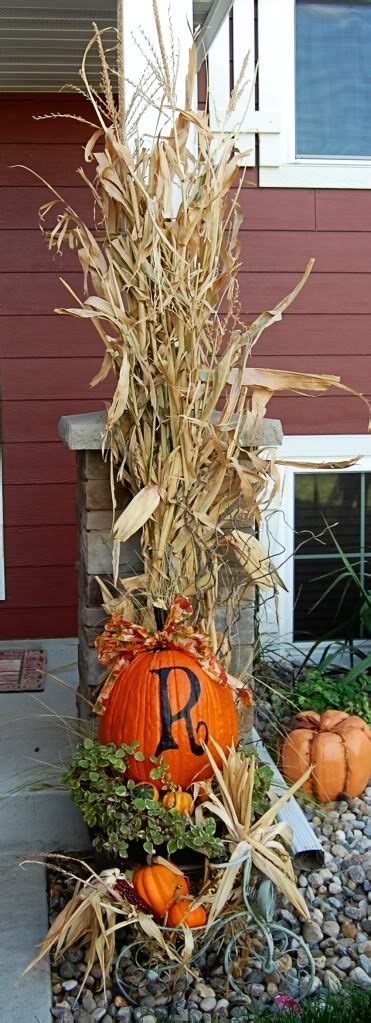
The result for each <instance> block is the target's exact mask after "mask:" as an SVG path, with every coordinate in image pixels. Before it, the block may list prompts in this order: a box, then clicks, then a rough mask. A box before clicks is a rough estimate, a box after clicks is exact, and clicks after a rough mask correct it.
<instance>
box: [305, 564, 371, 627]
mask: <svg viewBox="0 0 371 1023" xmlns="http://www.w3.org/2000/svg"><path fill="white" fill-rule="evenodd" d="M352 564H353V566H354V568H355V570H356V572H357V574H358V575H359V569H360V562H359V559H357V558H352ZM343 574H344V566H343V563H342V561H341V559H340V558H321V559H318V561H317V560H316V561H313V560H312V559H311V558H295V572H294V577H295V609H294V641H296V642H299V641H301V642H305V641H307V642H311V643H313V642H315V640H321V639H327V640H329V639H359V638H360V632H361V628H360V618H359V613H360V603H361V601H360V595H359V592H358V590H357V587H356V586H355V584H354V583H353V582H352V581H351V579H349V577H348V578H347V579H343V578H341V576H342V575H343Z"/></svg>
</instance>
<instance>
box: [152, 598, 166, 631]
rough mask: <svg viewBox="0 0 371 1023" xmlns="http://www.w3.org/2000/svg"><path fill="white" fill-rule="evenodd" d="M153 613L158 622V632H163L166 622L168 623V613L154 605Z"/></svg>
mask: <svg viewBox="0 0 371 1023" xmlns="http://www.w3.org/2000/svg"><path fill="white" fill-rule="evenodd" d="M153 613H154V616H155V622H156V625H157V628H158V631H159V632H161V631H162V629H163V628H164V625H165V622H166V618H167V611H164V609H163V608H162V607H156V605H155V604H154V605H153Z"/></svg>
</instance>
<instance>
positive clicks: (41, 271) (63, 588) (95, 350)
mask: <svg viewBox="0 0 371 1023" xmlns="http://www.w3.org/2000/svg"><path fill="white" fill-rule="evenodd" d="M76 109H77V112H78V113H80V114H81V116H88V117H90V111H89V109H88V107H87V106H85V105H84V104H83V103H82V102H81V101H80V100H79V99H78V98H71V96H63V95H61V96H59V95H55V96H49V97H48V96H38V95H35V96H31V95H28V96H24V97H21V96H1V97H0V117H1V123H2V142H1V146H0V356H1V388H2V436H3V475H4V487H3V503H4V523H5V525H4V547H5V585H6V601H5V602H2V603H1V605H0V638H1V639H6V640H11V639H12V638H14V639H16V638H17V639H18V638H25V637H26V638H27V637H34V636H69V635H76V632H77V613H76V605H77V586H76V557H77V544H76V528H75V496H74V495H75V475H76V471H75V459H74V456H73V454H71V452H69V451H67V450H66V449H65V448H64V447H63V445H62V443H61V442H60V441H59V440H58V434H57V424H58V420H59V419H60V417H61V415H63V414H74V413H78V412H82V411H87V412H88V411H94V410H95V409H97V408H104V407H105V404H106V399H108V398H109V396H110V394H111V393H112V383H111V382H110V381H108V380H107V381H105V382H104V384H102V385H100V386H99V387H98V388H96V390H95V391H92V390H91V388H90V387H89V382H90V380H91V378H92V376H94V375H95V373H96V372H97V370H98V368H99V366H100V363H101V360H102V346H101V342H100V341H99V338H98V336H97V335H96V333H95V331H94V329H92V327H91V325H90V324H89V323H88V322H84V321H79V320H77V319H69V320H67V319H66V318H65V317H60V316H56V315H54V314H53V309H54V306H57V305H58V306H63V305H72V304H73V300H72V299H71V296H70V295H69V294H68V292H67V291H66V289H65V288H64V287H63V285H62V283H61V282H60V280H59V277H60V276H65V277H66V278H67V279H68V280H69V281H70V283H72V285H73V286H75V287H76V289H77V290H78V291H79V292H80V293H81V279H80V275H79V273H78V272H76V271H78V263H77V259H76V256H75V255H74V253H71V252H70V251H67V252H66V255H63V257H58V256H55V255H52V254H51V253H49V252H48V249H47V244H46V241H45V239H43V238H42V237H41V234H40V232H39V229H38V209H39V207H40V206H41V205H42V204H43V203H45V202H47V201H48V199H49V194H48V192H47V190H46V188H45V187H44V185H43V184H42V182H40V181H39V180H38V178H37V177H36V176H33V175H32V174H30V173H29V171H27V170H25V169H24V168H22V167H14V165H15V164H25V165H27V166H28V167H32V168H33V169H34V170H35V171H36V172H37V174H39V175H41V176H42V177H44V178H46V179H47V180H49V181H50V183H51V184H52V185H53V187H55V188H56V189H58V190H59V191H60V192H61V193H63V195H64V196H65V198H66V199H67V201H68V202H69V203H70V204H71V206H72V207H73V208H74V209H75V210H76V211H78V212H79V213H81V214H82V215H83V216H84V217H86V218H88V220H89V222H91V221H92V208H91V203H90V198H89V195H88V194H87V189H86V188H85V187H84V186H83V184H82V182H81V180H80V179H79V177H78V176H77V175H76V169H77V168H78V167H79V166H81V165H82V163H83V141H84V139H86V132H89V130H90V129H89V128H88V127H87V128H86V129H85V128H84V126H83V125H82V124H80V123H78V122H75V121H72V120H70V119H69V118H65V119H63V120H62V121H58V122H56V121H55V120H40V121H35V120H33V119H32V114H33V113H36V114H43V113H45V112H46V111H56V110H59V111H61V112H62V113H63V114H69V113H71V112H72V110H76ZM53 215H54V216H55V213H54V214H52V216H53Z"/></svg>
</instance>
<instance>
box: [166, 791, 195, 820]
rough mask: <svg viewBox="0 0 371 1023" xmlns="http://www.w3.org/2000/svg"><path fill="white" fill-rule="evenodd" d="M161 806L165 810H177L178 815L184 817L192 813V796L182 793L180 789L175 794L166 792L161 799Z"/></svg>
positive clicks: (188, 793)
mask: <svg viewBox="0 0 371 1023" xmlns="http://www.w3.org/2000/svg"><path fill="white" fill-rule="evenodd" d="M162 805H163V807H165V810H177V812H178V813H180V814H181V815H182V816H184V817H186V816H187V815H188V816H189V815H190V814H191V813H192V809H193V796H191V793H190V792H183V791H182V790H181V789H179V790H178V791H177V792H166V793H165V795H164V796H163V797H162Z"/></svg>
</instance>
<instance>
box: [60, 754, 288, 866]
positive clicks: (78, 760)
mask: <svg viewBox="0 0 371 1023" xmlns="http://www.w3.org/2000/svg"><path fill="white" fill-rule="evenodd" d="M245 755H246V756H247V755H251V754H250V752H249V753H247V752H246V754H245ZM131 757H134V759H135V760H143V754H142V753H140V751H139V750H138V743H135V742H133V743H131V744H130V745H125V744H123V745H122V746H120V747H118V748H117V747H116V746H114V745H113V743H111V744H110V745H107V746H103V745H101V744H100V743H99V742H94V741H93V739H85V740H84V742H83V743H82V745H81V746H79V747H78V748H77V749H76V750H75V752H74V754H73V757H72V761H71V766H70V768H69V770H68V771H67V773H66V774H65V775H64V777H63V781H64V783H65V784H66V785H68V788H69V790H70V793H71V797H72V799H73V801H74V802H75V803H76V805H77V806H78V807H79V810H80V811H81V813H82V816H83V818H84V821H85V822H86V824H87V825H88V827H89V828H91V829H92V830H93V831H94V832H95V836H94V840H93V844H94V846H95V847H96V848H97V849H98V850H99V851H103V850H104V851H106V852H108V853H112V854H113V855H114V856H120V857H122V858H123V859H124V858H126V857H127V855H128V852H129V846H130V843H131V842H136V843H137V842H139V843H140V844H142V845H143V849H144V850H145V852H147V853H149V854H152V853H154V852H155V851H156V849H158V847H160V846H164V845H166V847H167V852H168V854H169V855H172V854H174V853H175V852H177V851H178V850H180V849H185V848H188V849H193V850H194V851H196V852H204V853H205V854H206V855H207V856H209V857H212V858H213V859H214V860H215V859H220V858H223V856H224V855H225V850H224V846H223V841H222V839H221V838H219V837H218V836H217V834H216V823H215V819H214V818H213V817H212V816H211V815H207V814H204V815H203V816H204V820H203V823H202V825H201V824H197V823H196V822H195V820H194V819H192V818H191V817H184V816H182V815H181V814H179V813H178V811H177V810H176V809H175V808H174V809H171V810H166V809H165V807H163V806H162V803H161V802H160V801H159V800H156V799H154V798H153V789H152V786H151V784H145V783H143V784H139V785H136V784H135V782H134V781H132V780H131V779H130V778H127V777H126V770H127V765H128V763H129V761H130V758H131ZM151 778H152V779H153V780H154V781H155V780H160V781H162V782H163V784H164V787H166V788H169V785H171V782H170V779H169V773H168V767H167V764H166V762H165V761H164V760H161V759H160V760H156V758H153V768H152V771H151ZM271 780H272V772H271V769H270V768H269V767H267V766H266V765H264V764H263V765H261V766H259V767H257V769H256V772H255V784H254V796H253V806H252V810H253V817H254V818H255V817H257V816H260V815H261V814H262V813H264V812H265V810H266V809H267V807H268V805H269V799H268V789H269V786H270V783H271Z"/></svg>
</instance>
